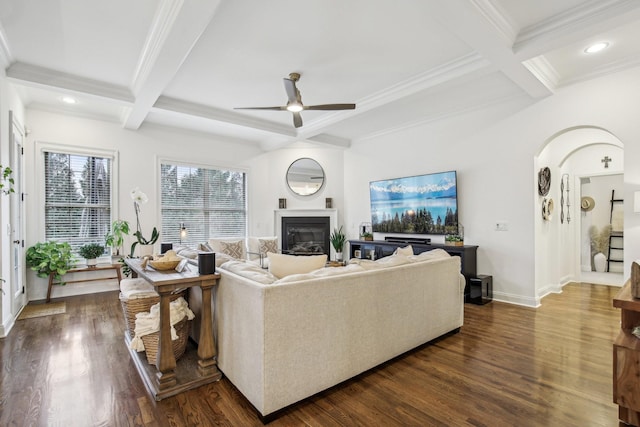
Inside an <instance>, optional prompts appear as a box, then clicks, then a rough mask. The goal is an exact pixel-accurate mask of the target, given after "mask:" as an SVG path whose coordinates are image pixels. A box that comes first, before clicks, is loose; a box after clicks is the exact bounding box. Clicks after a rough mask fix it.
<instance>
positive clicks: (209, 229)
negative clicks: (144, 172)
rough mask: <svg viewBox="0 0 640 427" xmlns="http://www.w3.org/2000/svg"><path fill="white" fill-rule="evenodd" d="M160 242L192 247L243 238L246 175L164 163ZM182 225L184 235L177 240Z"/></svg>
mask: <svg viewBox="0 0 640 427" xmlns="http://www.w3.org/2000/svg"><path fill="white" fill-rule="evenodd" d="M160 170H161V173H160V174H161V176H160V181H161V183H160V188H161V205H162V208H161V209H162V234H161V238H160V239H161V240H162V241H163V242H171V243H174V244H177V243H179V242H180V241H182V243H183V244H185V243H187V244H191V245H195V244H197V243H201V242H205V241H207V240H208V239H209V238H211V237H238V236H241V237H244V236H246V230H247V195H246V188H247V186H246V174H245V173H244V172H238V171H231V170H216V169H206V168H199V167H192V166H181V165H177V164H168V163H163V164H161V167H160ZM181 224H184V225H185V228H186V231H187V236H186V238H184V239H181V238H180V227H181Z"/></svg>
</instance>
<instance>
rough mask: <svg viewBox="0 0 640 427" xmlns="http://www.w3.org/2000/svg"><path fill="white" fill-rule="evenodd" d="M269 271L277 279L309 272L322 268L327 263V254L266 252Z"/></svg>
mask: <svg viewBox="0 0 640 427" xmlns="http://www.w3.org/2000/svg"><path fill="white" fill-rule="evenodd" d="M267 258H268V259H269V271H270V272H271V274H273V275H274V276H276V277H277V278H278V279H282V278H283V277H285V276H289V275H291V274H301V273H310V272H312V271H313V270H317V269H319V268H322V267H324V266H325V264H326V263H327V255H326V254H323V255H309V256H295V255H285V254H275V253H272V252H268V253H267Z"/></svg>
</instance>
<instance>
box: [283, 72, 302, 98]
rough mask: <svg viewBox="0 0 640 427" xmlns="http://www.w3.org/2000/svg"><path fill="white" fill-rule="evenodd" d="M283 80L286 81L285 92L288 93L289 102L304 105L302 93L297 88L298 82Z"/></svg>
mask: <svg viewBox="0 0 640 427" xmlns="http://www.w3.org/2000/svg"><path fill="white" fill-rule="evenodd" d="M282 80H283V81H284V90H285V91H286V92H287V98H288V99H289V102H297V103H299V104H302V99H300V91H298V88H297V87H296V82H295V81H293V80H291V79H287V78H284V79H282Z"/></svg>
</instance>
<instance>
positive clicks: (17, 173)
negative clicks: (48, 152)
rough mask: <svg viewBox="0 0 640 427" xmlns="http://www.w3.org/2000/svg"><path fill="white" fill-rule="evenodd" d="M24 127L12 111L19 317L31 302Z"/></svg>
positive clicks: (14, 276) (14, 305)
mask: <svg viewBox="0 0 640 427" xmlns="http://www.w3.org/2000/svg"><path fill="white" fill-rule="evenodd" d="M24 138H25V129H24V126H22V124H21V123H20V122H19V121H18V119H17V117H16V116H15V114H14V113H13V111H11V110H9V153H10V158H11V160H10V165H11V169H12V170H13V179H14V185H13V188H14V190H15V191H14V192H13V193H11V194H10V221H9V227H10V237H11V240H10V244H9V246H10V248H11V251H10V252H11V255H10V259H11V261H10V265H11V311H12V314H13V315H14V316H16V315H17V314H18V313H19V312H20V310H22V307H24V306H25V305H26V303H27V294H26V287H25V283H26V271H25V254H24V253H25V248H24V236H25V224H24V192H23V185H24V155H23V154H24Z"/></svg>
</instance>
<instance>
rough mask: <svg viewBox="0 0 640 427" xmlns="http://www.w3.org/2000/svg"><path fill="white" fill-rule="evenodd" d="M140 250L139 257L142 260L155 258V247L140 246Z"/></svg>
mask: <svg viewBox="0 0 640 427" xmlns="http://www.w3.org/2000/svg"><path fill="white" fill-rule="evenodd" d="M138 248H139V249H138V256H139V257H140V258H143V257H145V256H153V245H138Z"/></svg>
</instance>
